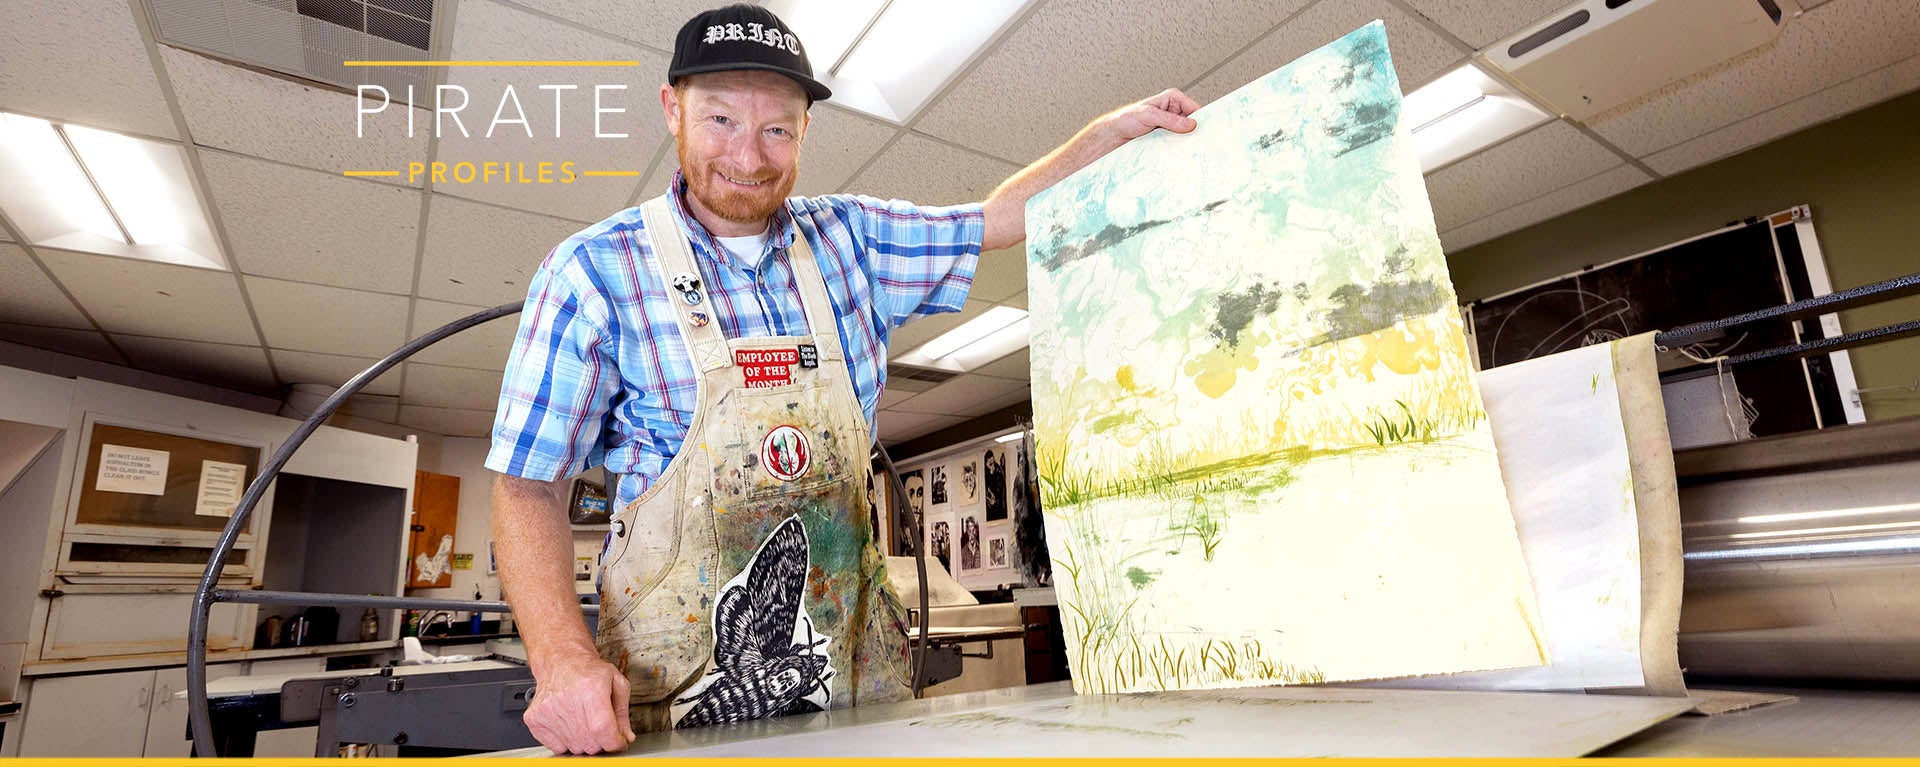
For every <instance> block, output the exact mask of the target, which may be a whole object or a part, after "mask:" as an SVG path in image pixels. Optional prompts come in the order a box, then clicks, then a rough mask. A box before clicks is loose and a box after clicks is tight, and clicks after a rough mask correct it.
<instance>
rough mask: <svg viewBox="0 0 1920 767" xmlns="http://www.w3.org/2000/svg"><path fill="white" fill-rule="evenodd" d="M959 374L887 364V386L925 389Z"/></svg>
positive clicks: (915, 389) (911, 389) (917, 389)
mask: <svg viewBox="0 0 1920 767" xmlns="http://www.w3.org/2000/svg"><path fill="white" fill-rule="evenodd" d="M957 375H960V374H959V373H954V372H951V371H947V370H934V369H932V368H922V367H914V366H912V365H899V364H894V365H888V366H887V388H889V389H899V390H901V391H926V390H928V389H931V388H933V387H935V386H937V385H939V384H941V383H944V382H947V381H950V380H953V378H954V376H957Z"/></svg>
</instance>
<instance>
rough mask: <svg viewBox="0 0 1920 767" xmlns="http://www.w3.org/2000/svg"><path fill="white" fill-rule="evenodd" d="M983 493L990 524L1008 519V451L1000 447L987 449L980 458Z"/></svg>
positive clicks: (995, 446)
mask: <svg viewBox="0 0 1920 767" xmlns="http://www.w3.org/2000/svg"><path fill="white" fill-rule="evenodd" d="M980 466H981V470H980V485H981V492H982V493H984V494H985V495H986V500H987V502H986V512H987V514H986V517H987V521H988V522H998V521H1000V520H1003V519H1006V518H1007V491H1009V490H1011V489H1012V488H1010V487H1008V486H1007V449H1006V448H1005V447H1002V446H1000V445H994V446H993V447H990V448H987V451H986V453H985V454H984V455H982V456H980Z"/></svg>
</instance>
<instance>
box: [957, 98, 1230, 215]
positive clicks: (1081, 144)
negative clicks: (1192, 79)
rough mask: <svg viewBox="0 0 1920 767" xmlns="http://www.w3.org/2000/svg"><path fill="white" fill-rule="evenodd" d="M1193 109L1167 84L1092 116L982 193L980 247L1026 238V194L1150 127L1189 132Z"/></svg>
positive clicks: (1193, 125)
mask: <svg viewBox="0 0 1920 767" xmlns="http://www.w3.org/2000/svg"><path fill="white" fill-rule="evenodd" d="M1198 111H1200V104H1199V103H1198V102H1196V101H1194V100H1193V99H1192V98H1190V97H1188V96H1187V94H1185V93H1181V92H1180V89H1178V88H1168V89H1166V90H1164V91H1161V92H1159V93H1158V94H1155V95H1154V96H1152V97H1151V98H1147V99H1143V100H1140V101H1136V102H1134V103H1132V104H1128V105H1126V106H1123V107H1121V108H1119V109H1115V110H1113V111H1111V112H1108V113H1106V114H1103V115H1101V116H1099V117H1096V118H1094V119H1093V122H1090V123H1087V126H1086V127H1084V128H1081V129H1080V132H1079V133H1076V134H1074V135H1073V138H1071V139H1068V140H1067V143H1065V144H1061V145H1060V146H1059V147H1057V148H1055V149H1054V150H1053V151H1052V152H1048V153H1047V156H1045V157H1042V158H1040V159H1039V160H1036V161H1034V163H1033V164H1032V165H1029V166H1027V167H1025V168H1022V169H1021V170H1020V172H1019V173H1015V174H1013V177H1012V178H1009V179H1007V180H1006V181H1004V182H1001V184H1000V186H999V187H998V188H995V189H994V190H993V194H990V195H988V196H987V199H986V200H985V201H984V202H982V203H981V209H982V210H983V211H984V212H985V213H986V218H987V222H986V231H985V232H984V233H982V235H981V237H980V250H982V251H989V250H999V249H1001V248H1009V247H1012V246H1014V245H1018V244H1020V241H1021V240H1024V239H1026V238H1027V198H1030V197H1032V196H1034V195H1035V194H1039V193H1040V190H1042V189H1046V188H1047V187H1050V186H1053V185H1054V184H1055V183H1058V182H1059V181H1060V179H1063V178H1066V177H1067V176H1069V175H1072V174H1073V172H1074V171H1077V170H1079V169H1081V168H1084V167H1087V164H1088V163H1091V162H1093V161H1094V160H1098V159H1100V158H1101V157H1103V156H1105V155H1106V154H1107V153H1108V152H1111V151H1113V150H1115V149H1118V148H1120V145H1122V144H1125V143H1127V142H1129V141H1132V140H1134V139H1137V138H1139V137H1141V136H1145V135H1147V134H1149V133H1152V132H1153V130H1154V129H1155V128H1165V129H1167V130H1170V131H1173V132H1174V133H1191V132H1193V129H1194V128H1196V127H1199V126H1198V124H1197V123H1195V122H1194V121H1193V117H1192V116H1191V115H1192V114H1193V113H1194V112H1198Z"/></svg>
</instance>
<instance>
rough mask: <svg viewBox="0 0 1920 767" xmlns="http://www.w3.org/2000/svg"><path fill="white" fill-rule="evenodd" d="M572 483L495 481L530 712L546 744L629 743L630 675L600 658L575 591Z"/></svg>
mask: <svg viewBox="0 0 1920 767" xmlns="http://www.w3.org/2000/svg"><path fill="white" fill-rule="evenodd" d="M566 492H567V491H566V482H564V481H552V482H545V481H539V480H532V479H523V478H520V477H513V476H508V475H505V474H501V475H498V477H497V478H496V479H495V480H494V483H493V539H494V541H496V542H497V544H498V545H496V546H495V547H494V551H493V553H494V556H495V557H496V558H497V559H499V560H500V588H501V590H502V591H504V592H505V593H506V595H507V603H508V604H511V605H513V619H514V622H516V623H518V624H519V626H520V638H521V639H522V640H523V641H525V642H526V645H527V647H526V649H527V665H528V666H529V667H531V668H532V669H533V679H534V684H535V687H534V693H533V700H532V702H531V703H530V705H528V706H527V713H526V714H525V715H524V716H523V717H522V719H523V720H524V721H525V722H526V723H527V729H529V730H531V731H533V737H535V738H537V739H539V741H540V744H541V745H543V746H546V747H547V748H550V749H553V750H554V751H555V752H557V753H562V754H598V753H600V752H602V751H621V750H625V749H626V747H627V743H629V742H631V741H632V740H633V727H632V726H631V725H630V724H628V722H627V678H626V677H625V676H623V675H621V673H620V670H619V669H616V668H614V667H613V665H612V664H609V663H607V662H606V661H604V660H601V659H600V654H599V652H598V651H596V650H595V649H594V644H593V635H592V634H590V633H588V632H587V623H586V621H585V620H583V619H582V618H581V615H580V605H579V603H578V602H576V601H575V597H574V593H573V532H572V531H571V530H569V529H568V528H567V514H566V512H565V511H564V510H563V509H564V508H565V506H566V503H565V499H566Z"/></svg>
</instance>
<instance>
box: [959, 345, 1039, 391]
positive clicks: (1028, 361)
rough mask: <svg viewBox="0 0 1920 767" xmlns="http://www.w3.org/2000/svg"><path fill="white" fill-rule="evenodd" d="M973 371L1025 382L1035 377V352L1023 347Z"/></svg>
mask: <svg viewBox="0 0 1920 767" xmlns="http://www.w3.org/2000/svg"><path fill="white" fill-rule="evenodd" d="M973 372H974V373H976V374H979V375H983V376H993V377H995V378H1010V379H1013V380H1015V381H1020V382H1021V383H1023V384H1024V383H1026V382H1027V381H1028V380H1029V379H1031V378H1032V377H1033V354H1031V353H1030V352H1029V351H1028V350H1027V348H1026V347H1021V348H1020V350H1019V351H1016V352H1014V353H1012V354H1009V355H1007V356H1005V357H1001V358H1000V359H998V360H994V361H993V362H989V363H987V364H985V365H981V366H980V367H977V368H974V369H973Z"/></svg>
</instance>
